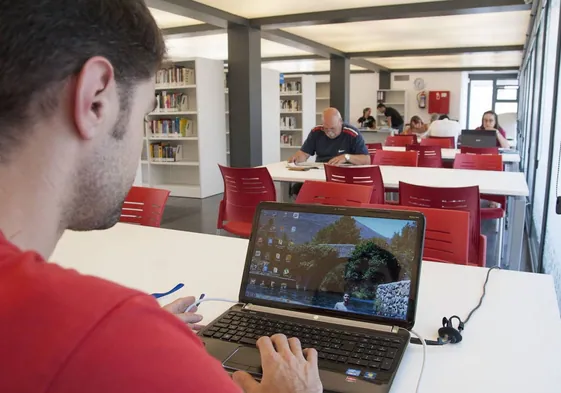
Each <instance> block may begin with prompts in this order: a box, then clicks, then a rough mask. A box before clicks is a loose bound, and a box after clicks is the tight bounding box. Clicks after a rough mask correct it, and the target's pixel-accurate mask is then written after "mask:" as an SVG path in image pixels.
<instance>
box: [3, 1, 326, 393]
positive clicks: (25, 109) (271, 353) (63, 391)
mask: <svg viewBox="0 0 561 393" xmlns="http://www.w3.org/2000/svg"><path fill="white" fill-rule="evenodd" d="M0 10H1V11H0V31H1V36H2V38H1V39H0V53H1V56H0V102H1V104H0V148H1V149H0V180H1V182H0V316H1V320H2V323H0V352H1V354H2V356H1V357H0V392H14V393H15V392H21V393H27V392H45V393H74V392H80V393H100V392H103V393H133V392H166V393H189V392H197V393H198V392H204V393H218V392H220V393H239V392H240V391H241V389H243V390H244V391H245V392H246V393H308V392H309V393H320V392H321V391H322V386H321V382H320V380H319V372H318V367H317V352H316V351H315V350H313V349H308V350H302V348H301V346H300V342H299V341H298V340H297V339H295V338H290V339H287V338H286V337H285V336H282V335H276V336H273V337H272V338H268V337H267V338H261V339H260V340H259V341H258V343H257V345H258V348H259V350H260V352H261V356H262V367H263V379H262V381H261V383H257V382H256V381H255V380H254V379H253V378H252V377H251V376H250V375H249V374H247V373H244V372H237V373H235V374H234V375H233V379H234V381H235V382H236V383H237V385H236V383H234V382H233V381H232V379H231V378H230V377H229V376H228V374H227V373H226V372H225V371H224V370H223V369H222V367H221V365H220V363H219V362H217V361H216V360H214V359H213V358H212V357H210V355H208V354H207V353H206V351H205V348H204V346H203V345H202V343H201V341H200V340H199V338H198V337H196V336H195V334H194V333H193V332H192V331H191V329H190V328H189V327H188V326H187V325H186V323H197V322H199V321H200V320H201V317H200V316H197V315H195V314H189V313H185V310H186V308H187V307H188V306H189V305H191V304H192V303H193V302H194V301H195V299H194V298H186V299H180V300H179V301H177V302H174V303H172V304H171V305H169V306H167V307H166V308H165V309H164V310H162V309H161V308H160V307H159V305H158V303H157V302H156V301H155V299H154V298H152V297H151V296H149V295H147V294H143V293H141V292H139V291H135V290H132V289H127V288H125V287H122V286H120V285H117V284H114V283H111V282H108V281H105V280H101V279H98V278H95V277H90V276H84V275H80V274H78V273H77V272H75V271H73V270H67V269H63V268H61V267H59V266H57V265H55V264H51V263H47V262H46V259H47V258H49V256H50V255H51V253H52V252H53V249H54V248H55V246H56V244H57V241H58V240H59V238H60V236H61V235H62V234H63V232H64V231H65V230H66V229H73V230H79V231H86V230H94V229H106V228H109V227H112V226H113V225H115V223H117V221H118V220H119V217H120V214H121V206H122V204H123V200H124V199H125V196H126V195H127V193H128V190H129V189H130V186H131V185H132V182H133V179H134V176H135V172H136V166H137V163H138V157H140V153H141V150H142V132H143V131H142V130H143V127H142V126H141V125H142V119H143V117H144V116H145V115H146V114H147V113H149V112H150V111H152V110H153V108H154V106H155V102H154V89H155V86H154V75H155V73H156V71H157V70H158V69H159V68H160V66H161V63H162V60H163V58H164V55H165V44H164V39H163V37H162V34H161V32H160V31H159V29H158V27H157V25H156V22H155V21H154V19H153V17H152V16H151V14H150V11H149V10H148V8H147V7H146V5H145V4H144V2H143V1H140V0H39V1H38V0H18V1H12V0H0ZM79 246H80V245H79V244H77V245H76V247H79ZM139 246H141V245H140V244H139ZM115 263H119V261H118V260H115ZM154 273H155V274H156V273H157V272H154ZM129 274H130V275H134V274H135V272H134V271H131V272H129ZM193 274H197V272H193ZM173 314H176V316H174V315H173ZM178 317H179V318H178Z"/></svg>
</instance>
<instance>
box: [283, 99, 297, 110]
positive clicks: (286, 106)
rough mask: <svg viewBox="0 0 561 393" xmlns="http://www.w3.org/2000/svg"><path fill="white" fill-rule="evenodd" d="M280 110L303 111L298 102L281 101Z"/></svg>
mask: <svg viewBox="0 0 561 393" xmlns="http://www.w3.org/2000/svg"><path fill="white" fill-rule="evenodd" d="M280 109H281V110H282V111H289V112H290V111H299V110H301V107H300V102H299V101H298V100H280Z"/></svg>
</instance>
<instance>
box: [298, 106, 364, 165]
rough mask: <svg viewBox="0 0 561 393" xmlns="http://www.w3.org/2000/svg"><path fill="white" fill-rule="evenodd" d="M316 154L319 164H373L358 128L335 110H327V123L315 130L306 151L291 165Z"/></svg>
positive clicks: (325, 117) (308, 141)
mask: <svg viewBox="0 0 561 393" xmlns="http://www.w3.org/2000/svg"><path fill="white" fill-rule="evenodd" d="M313 155H316V161H317V162H327V163H328V164H331V165H338V164H354V165H370V155H369V154H368V149H367V148H366V144H365V143H364V139H363V138H362V135H361V134H360V132H359V131H358V130H357V129H356V128H354V127H353V126H351V125H349V124H347V123H344V122H343V119H342V118H341V114H340V113H339V111H338V110H337V109H335V108H327V109H326V110H324V111H323V124H322V125H319V126H316V127H314V128H313V129H312V131H311V132H310V133H309V134H308V138H306V141H305V142H304V144H303V145H302V148H301V149H300V150H299V151H298V152H297V153H296V154H294V155H293V156H292V157H290V158H289V159H288V162H292V163H298V162H304V161H306V160H307V159H308V158H309V157H310V156H313Z"/></svg>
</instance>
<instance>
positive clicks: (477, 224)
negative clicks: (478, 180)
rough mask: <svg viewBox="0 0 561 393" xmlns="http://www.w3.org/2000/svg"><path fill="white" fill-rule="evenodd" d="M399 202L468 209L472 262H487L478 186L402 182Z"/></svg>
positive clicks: (482, 263) (477, 264)
mask: <svg viewBox="0 0 561 393" xmlns="http://www.w3.org/2000/svg"><path fill="white" fill-rule="evenodd" d="M399 204H400V205H404V206H414V207H426V208H434V209H446V210H462V211H467V212H469V220H470V225H469V233H470V235H469V251H468V262H469V264H471V265H476V266H485V263H486V262H487V238H486V237H485V235H482V234H481V217H480V215H481V213H480V207H479V187H477V186H473V187H458V188H438V187H424V186H416V185H413V184H407V183H403V182H399Z"/></svg>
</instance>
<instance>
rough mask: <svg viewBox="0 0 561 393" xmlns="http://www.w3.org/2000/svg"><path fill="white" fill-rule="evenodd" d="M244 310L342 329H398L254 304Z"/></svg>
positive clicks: (386, 330)
mask: <svg viewBox="0 0 561 393" xmlns="http://www.w3.org/2000/svg"><path fill="white" fill-rule="evenodd" d="M244 310H250V311H257V312H263V313H267V314H274V315H282V316H286V317H291V318H298V319H305V320H309V321H317V322H323V323H330V324H334V325H341V326H344V327H348V326H352V327H355V328H360V329H369V330H376V331H379V332H380V331H381V332H387V333H397V332H398V330H399V328H398V327H397V326H388V325H380V324H376V323H371V322H362V321H354V320H351V319H344V318H334V317H327V316H325V315H314V314H309V313H303V312H298V311H291V310H282V309H279V308H271V307H264V306H256V305H254V304H246V305H245V306H244Z"/></svg>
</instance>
